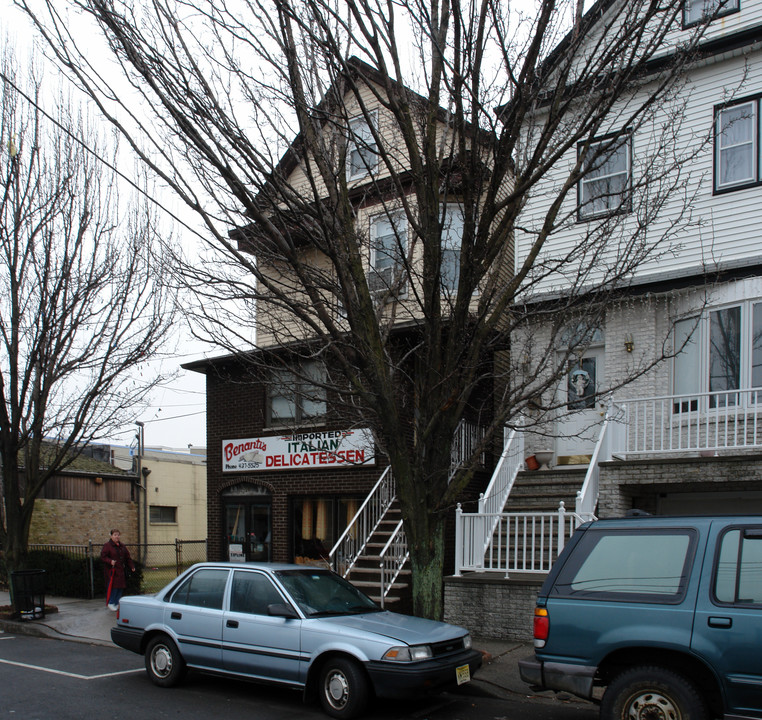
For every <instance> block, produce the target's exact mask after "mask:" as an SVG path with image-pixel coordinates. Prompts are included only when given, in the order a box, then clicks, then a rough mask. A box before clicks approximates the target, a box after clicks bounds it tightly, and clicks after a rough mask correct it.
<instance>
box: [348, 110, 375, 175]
mask: <svg viewBox="0 0 762 720" xmlns="http://www.w3.org/2000/svg"><path fill="white" fill-rule="evenodd" d="M369 117H370V121H371V123H373V125H374V126H375V124H376V122H377V115H376V113H375V112H374V113H371V114H370V116H369ZM377 165H378V146H377V145H376V141H375V139H374V137H373V129H372V128H371V126H370V125H369V123H368V120H367V119H366V117H365V116H364V115H362V116H359V117H356V118H353V119H352V120H350V121H349V145H348V147H347V177H348V178H349V179H350V180H357V179H359V178H363V177H366V176H367V175H370V173H371V172H372V171H373V170H375V169H376V166H377Z"/></svg>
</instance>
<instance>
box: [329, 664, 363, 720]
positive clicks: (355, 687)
mask: <svg viewBox="0 0 762 720" xmlns="http://www.w3.org/2000/svg"><path fill="white" fill-rule="evenodd" d="M367 702H368V680H367V678H366V677H365V673H364V672H363V670H362V668H361V667H359V666H358V664H357V663H356V662H354V661H352V660H348V659H346V658H334V659H332V660H329V661H328V662H326V664H325V665H324V666H323V669H322V670H321V671H320V703H321V705H322V706H323V710H324V711H325V712H326V713H327V714H328V715H330V716H331V717H335V718H354V717H357V716H358V715H359V714H360V713H361V712H362V711H363V710H364V709H365V705H366V704H367Z"/></svg>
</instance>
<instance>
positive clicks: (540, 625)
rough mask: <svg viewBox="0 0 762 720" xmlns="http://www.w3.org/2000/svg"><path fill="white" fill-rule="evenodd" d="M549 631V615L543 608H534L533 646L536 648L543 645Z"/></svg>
mask: <svg viewBox="0 0 762 720" xmlns="http://www.w3.org/2000/svg"><path fill="white" fill-rule="evenodd" d="M549 632H550V617H549V616H548V611H547V610H546V609H545V608H541V607H538V608H535V609H534V646H535V647H537V648H542V647H545V641H546V640H547V639H548V634H549Z"/></svg>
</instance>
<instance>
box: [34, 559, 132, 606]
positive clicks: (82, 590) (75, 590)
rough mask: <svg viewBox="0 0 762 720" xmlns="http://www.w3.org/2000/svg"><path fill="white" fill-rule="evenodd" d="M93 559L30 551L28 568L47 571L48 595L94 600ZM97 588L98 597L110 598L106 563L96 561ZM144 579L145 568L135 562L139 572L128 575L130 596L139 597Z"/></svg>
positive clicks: (95, 577) (95, 588)
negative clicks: (106, 578)
mask: <svg viewBox="0 0 762 720" xmlns="http://www.w3.org/2000/svg"><path fill="white" fill-rule="evenodd" d="M89 563H90V560H89V559H88V558H85V557H81V556H76V555H70V554H67V553H65V552H60V551H54V550H30V551H29V555H28V557H27V568H29V569H35V570H44V571H45V594H46V595H60V596H62V597H74V598H89V597H90V573H89V567H88V566H89ZM93 575H94V577H93V589H94V592H95V597H99V596H100V597H104V596H105V595H106V584H105V579H104V574H103V564H102V563H101V561H100V559H97V558H96V559H95V560H93ZM142 580H143V569H142V567H141V566H140V565H139V564H138V563H135V572H134V573H129V572H128V574H127V590H126V592H125V594H127V595H138V594H139V593H140V586H141V583H142Z"/></svg>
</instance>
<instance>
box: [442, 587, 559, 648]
mask: <svg viewBox="0 0 762 720" xmlns="http://www.w3.org/2000/svg"><path fill="white" fill-rule="evenodd" d="M544 579H545V576H544V575H540V576H536V577H535V576H526V575H522V576H516V577H512V578H510V579H505V578H503V577H502V576H500V575H494V574H481V573H470V574H468V575H464V576H462V577H447V578H445V585H444V588H445V590H444V592H445V596H444V615H445V617H444V619H445V622H449V623H453V624H455V625H462V626H463V627H465V628H467V629H468V630H469V632H470V633H471V634H472V635H474V636H476V637H483V638H500V639H502V640H516V641H517V642H527V641H529V642H531V640H532V626H533V622H534V606H535V600H536V599H537V594H538V592H539V590H540V586H541V585H542V582H543V580H544Z"/></svg>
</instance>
